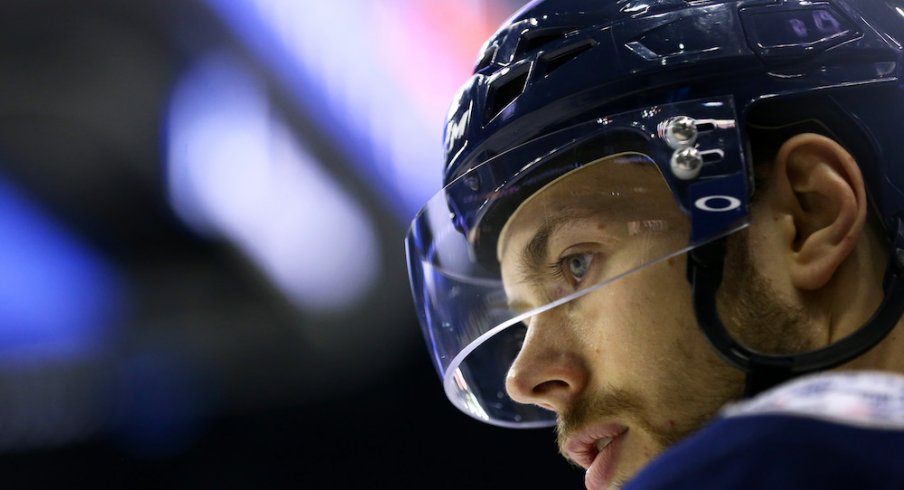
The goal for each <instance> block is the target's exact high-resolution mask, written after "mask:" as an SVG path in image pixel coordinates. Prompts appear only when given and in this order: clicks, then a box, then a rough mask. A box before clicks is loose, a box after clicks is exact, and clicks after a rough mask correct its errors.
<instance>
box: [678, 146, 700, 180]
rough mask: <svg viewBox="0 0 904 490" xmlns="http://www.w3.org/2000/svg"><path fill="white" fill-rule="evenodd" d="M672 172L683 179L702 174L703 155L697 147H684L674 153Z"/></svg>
mask: <svg viewBox="0 0 904 490" xmlns="http://www.w3.org/2000/svg"><path fill="white" fill-rule="evenodd" d="M671 166H672V174H674V175H675V177H678V178H679V179H681V180H691V179H694V178H696V177H697V175H699V174H700V169H701V168H703V157H702V156H700V152H699V151H697V149H696V148H682V149H680V150H678V151H676V152H675V153H673V154H672V165H671Z"/></svg>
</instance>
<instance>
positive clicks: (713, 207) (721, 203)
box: [694, 196, 741, 213]
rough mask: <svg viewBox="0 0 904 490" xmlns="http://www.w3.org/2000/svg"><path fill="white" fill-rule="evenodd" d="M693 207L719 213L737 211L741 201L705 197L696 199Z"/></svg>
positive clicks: (731, 198)
mask: <svg viewBox="0 0 904 490" xmlns="http://www.w3.org/2000/svg"><path fill="white" fill-rule="evenodd" d="M694 206H696V207H697V209H702V210H703V211H711V212H714V213H721V212H726V211H733V210H735V209H738V208H739V207H741V200H740V199H738V198H736V197H732V196H706V197H701V198H700V199H697V200H696V201H695V202H694Z"/></svg>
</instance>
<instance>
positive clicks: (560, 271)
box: [547, 252, 599, 287]
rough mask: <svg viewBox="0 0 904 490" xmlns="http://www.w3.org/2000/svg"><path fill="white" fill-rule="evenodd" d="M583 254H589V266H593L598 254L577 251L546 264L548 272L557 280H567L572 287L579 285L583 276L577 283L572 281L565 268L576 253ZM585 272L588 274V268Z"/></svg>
mask: <svg viewBox="0 0 904 490" xmlns="http://www.w3.org/2000/svg"><path fill="white" fill-rule="evenodd" d="M584 254H589V255H590V256H591V261H590V267H591V268H592V267H593V266H594V264H596V262H597V258H598V256H599V254H596V253H593V252H577V253H572V254H568V255H566V256H564V257H562V258H561V259H559V260H557V261H555V262H553V263H551V264H549V265H548V266H547V267H548V268H549V271H550V274H551V275H552V277H553V279H555V280H557V281H567V282H568V284H569V285H570V286H572V287H577V286H580V285H581V282H583V278H582V279H581V280H580V281H578V282H577V283H574V281H573V279H572V278H568V277H566V273H565V268H566V267H568V261H569V260H571V259H572V258H574V257H576V256H578V255H584ZM587 274H588V275H589V274H590V270H589V269H588V271H587ZM586 277H587V276H586V275H585V276H584V278H586Z"/></svg>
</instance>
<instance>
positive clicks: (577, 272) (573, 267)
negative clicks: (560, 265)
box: [565, 253, 593, 283]
mask: <svg viewBox="0 0 904 490" xmlns="http://www.w3.org/2000/svg"><path fill="white" fill-rule="evenodd" d="M591 263H593V254H592V253H581V254H575V255H570V256H568V257H565V265H567V266H568V273H569V274H571V277H572V278H573V279H574V281H575V282H578V283H579V282H581V280H582V279H584V276H586V275H587V271H589V270H590V264H591Z"/></svg>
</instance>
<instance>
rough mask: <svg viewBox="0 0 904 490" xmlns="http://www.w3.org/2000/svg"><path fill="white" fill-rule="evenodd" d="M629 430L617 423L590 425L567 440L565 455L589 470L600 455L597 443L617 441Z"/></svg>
mask: <svg viewBox="0 0 904 490" xmlns="http://www.w3.org/2000/svg"><path fill="white" fill-rule="evenodd" d="M627 430H628V428H627V427H625V426H624V425H621V424H616V423H608V424H607V423H601V424H593V425H588V426H587V427H585V428H583V429H581V430H579V431H577V432H575V433H574V434H572V435H571V436H569V437H568V438H567V439H566V440H565V447H564V449H565V453H566V454H567V455H568V458H569V459H571V460H572V461H574V462H575V463H577V464H579V465H581V467H583V468H584V469H588V468H590V465H591V464H592V463H593V460H594V459H596V455H597V454H599V450H597V448H596V442H597V441H599V440H600V439H606V438H611V439H615V438H616V437H618V436H620V435H622V434H624V433H625V432H626V431H627Z"/></svg>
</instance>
